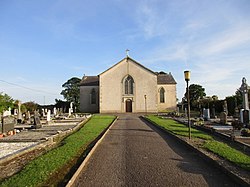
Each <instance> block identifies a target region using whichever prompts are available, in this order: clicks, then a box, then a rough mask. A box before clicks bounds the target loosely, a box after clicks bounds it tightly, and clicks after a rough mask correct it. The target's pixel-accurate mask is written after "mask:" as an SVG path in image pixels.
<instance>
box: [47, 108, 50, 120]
mask: <svg viewBox="0 0 250 187" xmlns="http://www.w3.org/2000/svg"><path fill="white" fill-rule="evenodd" d="M49 121H50V110H48V112H47V122H49Z"/></svg>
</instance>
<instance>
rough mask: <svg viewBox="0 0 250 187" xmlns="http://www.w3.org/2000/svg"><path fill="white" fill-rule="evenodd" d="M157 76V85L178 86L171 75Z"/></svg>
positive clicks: (159, 74)
mask: <svg viewBox="0 0 250 187" xmlns="http://www.w3.org/2000/svg"><path fill="white" fill-rule="evenodd" d="M156 74H157V84H177V83H176V81H175V80H174V77H173V76H172V74H171V73H165V72H159V73H156Z"/></svg>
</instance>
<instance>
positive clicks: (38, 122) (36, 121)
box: [34, 111, 42, 129]
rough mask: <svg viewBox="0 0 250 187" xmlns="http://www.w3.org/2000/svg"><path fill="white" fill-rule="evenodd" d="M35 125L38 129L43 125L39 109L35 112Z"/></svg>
mask: <svg viewBox="0 0 250 187" xmlns="http://www.w3.org/2000/svg"><path fill="white" fill-rule="evenodd" d="M34 127H35V128H36V129H39V128H41V127H42V124H41V121H40V118H39V115H38V112H37V111H35V113H34Z"/></svg>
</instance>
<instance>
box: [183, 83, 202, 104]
mask: <svg viewBox="0 0 250 187" xmlns="http://www.w3.org/2000/svg"><path fill="white" fill-rule="evenodd" d="M185 96H186V94H185ZM204 96H206V93H205V88H203V87H202V86H201V85H198V84H191V85H190V86H189V97H190V107H191V109H198V108H199V106H198V104H197V103H198V100H199V99H202V98H203V97H204Z"/></svg>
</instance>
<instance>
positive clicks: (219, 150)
mask: <svg viewBox="0 0 250 187" xmlns="http://www.w3.org/2000/svg"><path fill="white" fill-rule="evenodd" d="M146 118H147V119H149V120H150V121H152V122H154V123H156V124H157V125H159V126H161V127H163V128H164V129H166V130H168V131H170V132H172V133H173V134H176V135H179V136H185V137H188V128H187V126H185V125H183V124H181V123H178V122H176V121H174V120H172V119H165V118H161V117H158V116H153V115H150V116H147V117H146ZM191 132H192V133H191V134H192V138H197V139H203V140H205V141H204V144H203V146H202V147H203V148H205V149H207V150H209V151H211V152H213V153H215V154H217V155H219V156H221V157H223V158H224V159H226V160H228V161H230V162H232V163H234V164H236V165H238V166H240V167H241V168H243V169H246V170H248V171H250V157H249V156H248V155H246V154H244V153H242V152H240V151H238V150H236V149H234V148H232V147H230V146H228V145H227V144H225V143H222V142H219V141H216V140H214V139H213V137H212V136H210V135H208V134H207V133H205V132H202V131H199V130H196V129H193V128H191Z"/></svg>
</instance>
